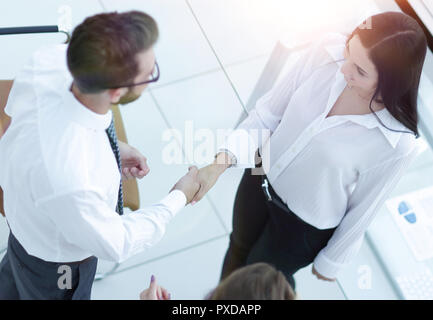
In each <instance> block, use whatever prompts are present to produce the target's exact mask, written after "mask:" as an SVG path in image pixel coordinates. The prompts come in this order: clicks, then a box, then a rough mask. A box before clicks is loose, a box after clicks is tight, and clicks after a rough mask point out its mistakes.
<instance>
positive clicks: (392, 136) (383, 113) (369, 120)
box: [325, 37, 407, 148]
mask: <svg viewBox="0 0 433 320" xmlns="http://www.w3.org/2000/svg"><path fill="white" fill-rule="evenodd" d="M346 39H347V38H346V37H344V41H342V42H341V43H339V44H333V45H328V46H326V47H325V49H326V51H327V52H328V53H329V54H330V55H331V57H332V58H333V59H334V61H336V63H337V64H338V67H339V68H338V70H337V72H338V74H341V71H340V69H341V66H342V65H343V63H344V54H343V52H344V47H345V45H346V42H345V41H346ZM342 40H343V37H342ZM336 78H337V81H336V82H335V83H334V86H333V87H336V86H341V87H343V88H344V85H343V83H342V82H346V80H345V79H344V77H342V76H338V75H337V77H336ZM376 115H377V116H378V117H379V119H380V120H381V121H382V123H383V124H384V125H385V126H387V127H388V128H390V129H393V130H399V131H401V130H403V131H407V128H406V127H405V126H404V125H403V124H402V123H401V122H400V121H398V120H397V119H395V118H394V117H393V116H392V114H391V113H390V112H389V111H388V110H387V109H386V108H385V109H382V110H380V111H377V112H376ZM342 117H343V118H345V119H348V120H350V121H352V122H355V123H357V124H360V125H362V126H364V127H366V128H368V129H373V128H376V127H377V128H379V130H380V131H381V132H382V134H383V135H384V136H385V138H386V139H387V141H388V142H389V143H390V145H391V146H392V147H393V148H395V147H396V145H397V143H398V141H399V140H400V137H401V134H402V133H401V132H394V131H391V130H388V129H387V128H385V127H384V126H383V125H382V124H381V123H380V122H379V121H378V120H377V118H376V117H375V115H374V114H373V113H370V114H364V115H344V116H342Z"/></svg>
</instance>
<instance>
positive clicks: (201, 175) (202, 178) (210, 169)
mask: <svg viewBox="0 0 433 320" xmlns="http://www.w3.org/2000/svg"><path fill="white" fill-rule="evenodd" d="M230 165H231V162H230V159H229V157H228V155H227V153H224V152H223V153H219V154H218V156H217V157H216V159H215V161H214V163H213V164H211V165H208V166H207V167H204V168H201V169H200V170H199V172H198V182H199V183H200V189H199V190H198V192H197V194H196V195H195V196H194V198H193V199H192V201H191V205H194V204H195V203H196V202H198V201H200V200H201V199H202V198H203V197H204V195H205V194H206V193H207V192H208V191H209V190H210V189H212V187H213V186H214V185H215V183H216V182H217V180H218V178H219V176H220V175H221V174H222V173H223V172H224V171H225V170H226V169H227V168H228V167H229V166H230Z"/></svg>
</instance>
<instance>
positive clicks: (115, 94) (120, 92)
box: [108, 88, 128, 104]
mask: <svg viewBox="0 0 433 320" xmlns="http://www.w3.org/2000/svg"><path fill="white" fill-rule="evenodd" d="M127 92H128V89H127V88H117V89H109V90H108V95H109V96H110V102H111V103H112V104H117V103H119V100H120V98H121V97H122V96H124V95H125V93H127Z"/></svg>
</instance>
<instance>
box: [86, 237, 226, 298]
mask: <svg viewBox="0 0 433 320" xmlns="http://www.w3.org/2000/svg"><path fill="white" fill-rule="evenodd" d="M227 246H228V237H223V238H220V239H218V240H214V241H211V242H209V243H206V244H203V245H200V246H197V247H194V248H191V249H189V250H185V251H183V252H179V253H176V254H173V255H170V256H168V257H165V258H164V259H160V260H156V261H153V262H150V263H147V264H144V265H142V266H140V267H137V268H133V269H130V270H127V271H124V272H120V273H118V274H114V275H112V276H109V277H108V278H106V279H104V280H102V281H97V282H95V283H94V285H93V293H92V299H93V300H100V299H104V300H105V299H118V300H125V299H132V300H137V299H138V297H139V294H140V292H141V291H143V290H144V289H146V288H148V286H149V283H150V277H151V275H152V274H153V275H155V277H156V280H157V282H158V283H159V284H160V285H161V286H163V287H164V288H166V289H167V290H168V291H169V292H170V293H171V296H172V299H174V300H176V299H179V300H180V299H188V300H202V299H203V298H204V297H205V296H206V294H207V293H209V291H210V290H212V289H213V288H214V287H215V286H216V285H217V284H218V281H219V277H220V272H221V266H222V262H223V259H224V255H225V252H226V250H227ZM210 253H211V254H210Z"/></svg>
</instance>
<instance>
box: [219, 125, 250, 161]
mask: <svg viewBox="0 0 433 320" xmlns="http://www.w3.org/2000/svg"><path fill="white" fill-rule="evenodd" d="M256 150H257V147H256V144H255V143H254V140H253V139H252V138H251V137H250V136H249V134H248V132H247V131H246V130H244V129H237V130H235V131H233V132H232V133H231V134H230V135H229V136H228V137H227V139H226V140H225V142H224V144H223V145H221V146H220V147H219V148H218V151H217V153H219V152H225V151H230V152H231V153H232V154H233V155H234V156H235V158H236V164H235V165H233V166H232V168H243V169H246V168H255V166H256V165H255V153H256Z"/></svg>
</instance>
